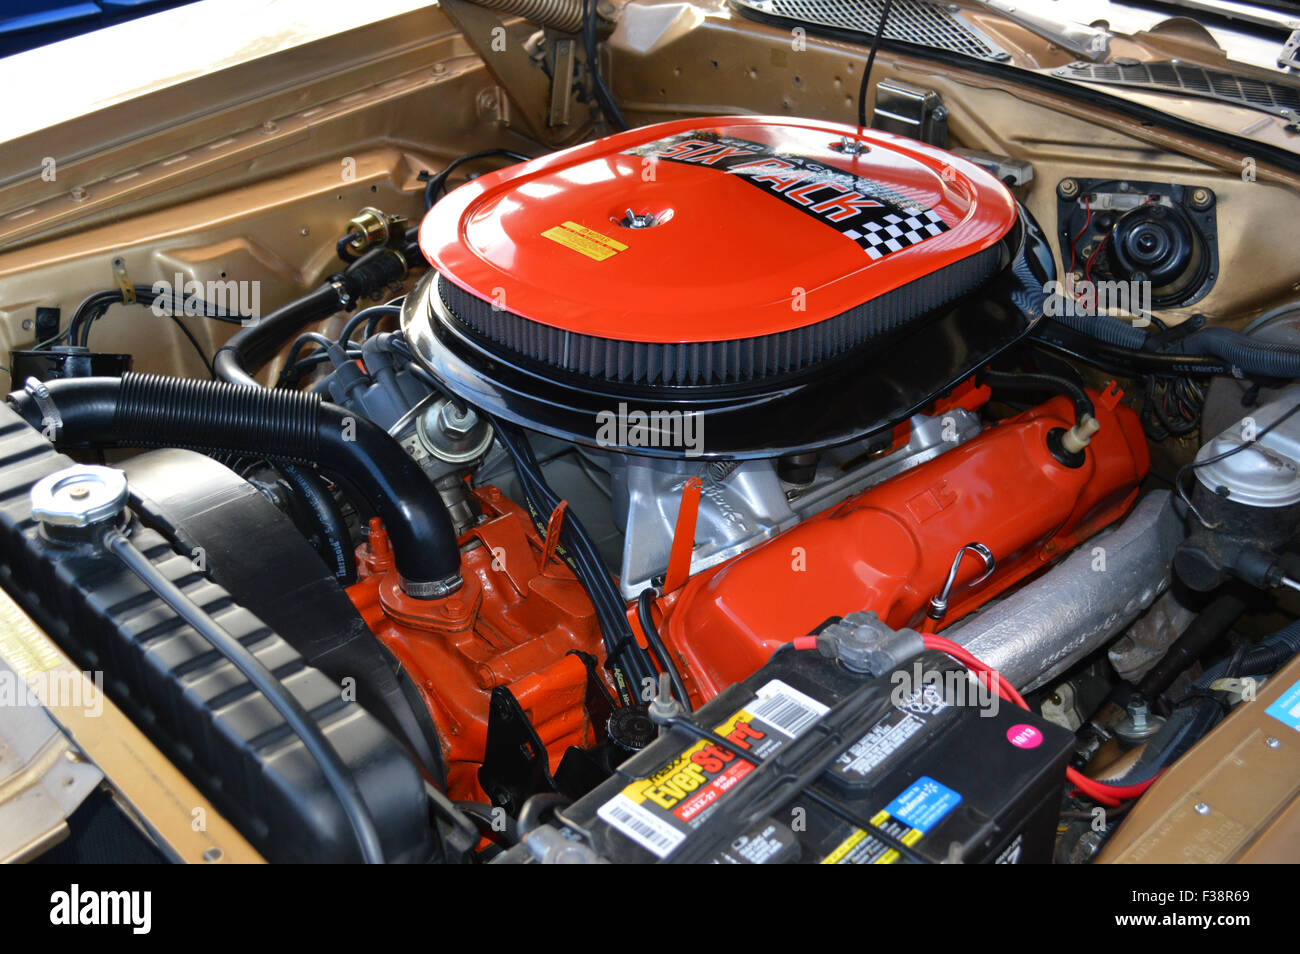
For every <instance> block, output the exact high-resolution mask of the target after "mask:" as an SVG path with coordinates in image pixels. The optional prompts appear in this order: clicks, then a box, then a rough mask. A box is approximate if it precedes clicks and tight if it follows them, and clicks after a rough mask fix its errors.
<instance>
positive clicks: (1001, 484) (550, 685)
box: [349, 393, 1148, 801]
mask: <svg viewBox="0 0 1300 954" xmlns="http://www.w3.org/2000/svg"><path fill="white" fill-rule="evenodd" d="M1094 399H1095V401H1096V404H1097V419H1098V421H1099V422H1100V424H1101V430H1100V431H1099V432H1098V433H1097V434H1096V435H1095V436H1094V438H1093V440H1092V444H1091V445H1090V447H1089V448H1088V451H1087V455H1086V456H1087V459H1086V461H1085V463H1084V465H1083V466H1082V467H1080V468H1078V469H1071V468H1069V467H1065V466H1063V465H1061V464H1060V463H1058V462H1057V461H1056V460H1055V459H1053V457H1052V456H1051V454H1050V452H1049V451H1048V449H1047V443H1046V441H1047V433H1048V431H1049V430H1051V429H1052V428H1055V427H1069V426H1070V424H1072V423H1073V416H1074V415H1073V408H1072V407H1071V405H1070V403H1069V401H1067V400H1066V399H1065V398H1056V399H1054V400H1052V401H1049V402H1048V403H1046V404H1044V405H1042V406H1041V407H1038V408H1035V409H1033V410H1031V411H1027V412H1025V413H1023V414H1021V415H1019V416H1017V417H1014V418H1011V419H1009V420H1007V421H1003V422H1002V423H1000V424H998V425H996V426H994V427H992V428H990V429H989V430H987V431H986V432H985V433H984V434H982V435H980V436H979V437H977V438H974V439H973V440H971V441H968V442H967V443H965V444H963V445H961V446H960V447H957V448H955V449H953V450H951V451H948V452H947V453H946V454H943V455H942V456H940V457H938V458H936V459H934V460H932V461H930V462H928V463H926V464H923V465H921V466H919V467H917V468H915V469H913V470H910V471H908V472H906V473H904V474H902V475H900V476H898V477H895V478H893V479H892V480H889V481H887V482H885V483H883V484H881V485H879V486H878V487H874V488H872V489H870V490H867V491H865V492H864V493H862V494H859V495H858V496H856V497H853V498H851V499H849V500H847V501H845V502H844V503H842V504H840V505H839V506H838V507H835V508H834V509H832V510H830V511H828V512H826V513H824V514H821V515H819V516H817V517H814V518H812V519H810V520H807V521H805V522H804V523H802V524H800V525H799V526H797V527H794V528H792V529H791V530H789V531H787V532H785V533H783V534H781V535H780V536H778V537H775V538H773V539H772V540H770V541H768V542H767V543H766V544H764V545H763V546H761V547H759V548H757V549H755V550H752V551H750V552H748V553H746V554H743V555H742V556H739V557H737V558H736V559H734V560H732V561H731V562H729V563H726V564H723V565H721V566H719V567H715V568H712V569H710V570H708V571H705V572H703V573H701V574H699V575H697V576H696V577H694V578H692V579H691V580H690V581H689V582H687V583H686V585H685V586H684V587H682V588H681V589H680V590H678V591H677V592H676V593H670V594H668V596H667V597H666V598H665V599H664V600H663V601H661V604H660V606H659V607H658V611H659V612H660V614H661V615H662V614H664V613H666V617H667V618H666V622H664V623H661V624H660V630H661V632H662V634H663V635H664V637H665V641H666V643H667V644H668V647H669V649H670V651H671V652H672V653H673V654H674V655H675V656H676V658H677V660H678V664H679V666H680V668H681V669H682V671H683V676H684V678H685V680H686V683H687V686H688V688H689V690H690V692H691V694H692V696H693V697H694V698H695V701H696V702H697V703H703V702H704V701H706V700H708V699H711V698H712V697H713V696H714V695H716V694H717V693H718V692H719V691H720V690H722V689H723V688H725V687H727V686H729V685H731V684H732V683H734V682H737V681H739V680H741V679H744V678H746V677H747V676H749V675H750V674H752V673H753V672H754V671H755V670H757V669H758V668H759V667H760V666H761V665H762V664H763V663H764V662H765V661H766V660H767V658H768V657H769V656H770V655H771V653H772V651H773V650H774V649H775V648H776V647H777V646H779V645H780V644H781V643H784V642H788V641H789V640H790V639H792V638H794V637H795V636H799V635H802V634H804V633H807V632H808V631H809V630H811V629H812V628H813V627H815V626H817V625H818V624H820V623H821V622H823V621H824V620H826V619H827V618H828V617H830V616H833V615H843V614H846V613H849V612H852V611H854V610H862V609H873V610H875V611H876V612H877V613H879V614H880V616H881V617H883V618H884V619H886V620H887V621H888V622H889V623H890V624H892V625H894V626H904V625H909V624H915V623H917V622H919V620H920V618H921V616H922V615H923V613H924V609H925V605H926V603H927V601H928V600H929V598H930V597H931V596H933V595H934V594H935V593H936V592H937V591H938V590H939V588H940V587H941V586H942V584H943V581H944V579H945V577H946V576H947V573H948V568H949V566H950V565H951V563H952V559H953V557H954V556H955V554H956V553H957V550H958V549H959V548H960V547H962V546H963V545H964V544H967V543H970V542H973V541H977V542H980V543H984V544H985V545H987V546H988V547H990V548H991V549H992V551H993V553H994V555H995V556H996V558H997V562H998V569H997V572H996V573H995V574H994V575H993V576H992V577H990V578H989V579H988V580H986V581H985V582H984V583H982V584H980V585H979V586H978V587H976V588H974V589H971V590H966V589H964V587H965V586H966V584H968V583H969V581H970V580H971V579H973V578H975V576H976V575H977V574H978V568H977V566H976V565H975V564H976V562H977V561H967V562H966V563H964V564H963V568H962V569H963V572H962V574H961V575H960V576H959V577H958V581H957V586H956V587H955V589H954V592H953V594H952V599H951V602H950V609H949V613H948V617H947V619H946V620H945V622H952V621H954V620H956V619H958V618H959V617H960V616H962V615H963V614H965V613H968V612H970V611H971V610H973V609H975V608H976V607H978V606H979V605H981V604H982V603H984V602H985V601H987V600H988V599H990V598H992V597H993V596H995V595H997V594H998V593H1000V592H1002V591H1003V590H1005V589H1007V588H1008V587H1010V586H1012V585H1013V584H1015V583H1016V582H1018V581H1020V580H1023V579H1024V578H1025V577H1027V576H1029V575H1030V574H1032V573H1034V572H1035V571H1036V570H1038V569H1040V568H1041V567H1043V566H1044V565H1045V564H1047V563H1048V562H1050V561H1051V560H1053V559H1055V558H1056V557H1058V556H1060V555H1061V554H1063V553H1064V552H1065V551H1067V550H1069V549H1070V548H1072V547H1074V546H1076V545H1078V544H1079V543H1081V542H1083V541H1084V540H1086V539H1087V538H1089V537H1091V536H1092V535H1094V534H1095V533H1097V531H1098V530H1100V529H1101V528H1102V527H1103V526H1105V525H1106V524H1108V523H1110V522H1112V521H1114V520H1116V519H1118V518H1119V517H1120V516H1122V515H1123V514H1124V512H1125V511H1126V510H1127V508H1128V507H1129V506H1130V505H1131V504H1132V503H1133V500H1134V499H1135V497H1136V495H1137V485H1138V483H1139V481H1141V479H1142V478H1143V476H1145V474H1146V470H1147V466H1148V457H1147V445H1146V440H1145V438H1144V436H1143V434H1142V429H1141V425H1140V424H1139V422H1138V419H1137V416H1136V415H1135V414H1134V413H1133V412H1132V411H1131V410H1129V409H1128V408H1126V407H1123V406H1120V405H1118V400H1119V396H1118V394H1117V393H1111V394H1107V395H1095V394H1094ZM476 494H477V496H478V499H479V502H480V504H481V505H482V507H483V509H484V512H485V514H486V515H487V518H488V519H487V520H485V521H484V522H483V523H481V524H480V525H478V526H477V527H475V528H474V529H473V530H471V531H469V533H467V534H466V535H465V537H463V538H462V539H461V546H462V551H463V554H464V557H463V564H462V571H463V575H464V578H465V585H464V587H463V588H462V589H461V591H460V592H458V593H456V594H455V595H454V596H452V597H449V598H447V599H444V600H439V601H436V602H427V601H420V600H412V599H409V598H407V597H406V596H405V595H404V594H403V593H402V591H401V588H400V587H399V585H398V580H397V575H396V573H395V572H393V571H392V569H391V552H390V550H389V549H388V544H387V539H386V536H385V535H384V533H383V532H382V529H380V528H377V527H376V528H372V532H371V542H370V544H369V546H362V547H361V548H359V550H358V556H359V558H360V560H359V563H360V567H361V574H362V579H361V580H360V582H358V583H356V584H355V585H354V586H352V587H351V588H350V590H349V593H350V595H351V597H352V599H353V602H354V603H355V604H356V605H357V607H358V608H359V609H360V610H361V613H362V615H363V616H364V617H365V619H366V622H367V623H368V624H369V625H370V627H371V629H372V630H373V631H374V632H375V633H376V635H377V636H378V637H379V638H380V639H381V640H383V642H384V644H385V645H387V646H388V648H389V649H390V650H392V651H393V653H394V654H395V655H396V656H397V657H398V659H399V660H400V661H401V663H402V665H403V666H404V667H405V668H406V669H407V671H408V672H409V673H410V674H411V676H412V678H413V679H414V680H415V682H416V684H417V685H418V686H419V687H420V690H421V692H422V693H423V695H424V699H425V702H426V703H427V705H428V706H429V710H430V712H431V713H432V715H433V719H434V722H435V723H436V724H437V727H438V733H439V736H440V739H441V741H442V745H443V754H444V757H445V758H446V760H447V763H448V791H449V794H451V796H452V797H453V798H457V799H474V800H477V801H486V795H485V793H484V792H483V790H482V788H481V787H480V786H479V783H478V778H477V771H478V768H479V765H480V763H481V760H482V758H483V752H484V748H485V744H486V739H487V724H488V713H489V705H490V696H491V691H492V689H493V688H494V687H496V686H506V687H508V688H509V689H510V691H511V692H512V693H513V694H514V696H515V697H516V698H517V699H518V701H519V703H520V706H521V707H522V708H523V710H524V711H525V712H526V713H527V714H528V716H529V719H530V720H531V721H532V723H533V725H534V727H535V728H536V729H537V732H538V735H539V737H540V738H541V740H542V742H543V743H544V744H545V746H546V749H547V754H548V757H549V763H550V767H551V770H552V772H554V771H555V769H556V768H557V767H558V765H559V761H560V759H561V758H562V757H563V755H564V753H565V751H566V750H567V749H568V748H569V747H570V746H573V745H577V746H589V745H591V744H592V742H593V739H594V737H593V734H592V729H591V725H590V720H589V719H588V717H587V713H586V711H585V708H584V699H585V695H586V678H587V677H586V669H585V667H584V666H583V664H582V662H581V660H580V659H579V658H578V657H577V656H575V655H572V654H571V651H572V650H579V651H581V652H584V653H588V654H590V655H592V656H595V657H596V658H597V659H598V660H600V662H601V663H602V664H603V662H604V658H605V657H604V649H603V647H602V645H601V640H600V634H599V632H598V630H597V626H596V621H595V614H594V612H593V610H592V607H591V603H590V602H589V601H588V599H587V597H586V594H585V592H584V591H583V589H582V586H581V584H579V582H578V581H577V579H576V578H575V577H574V576H573V574H572V573H571V572H570V570H569V569H568V567H567V566H565V565H563V564H562V563H559V562H558V561H556V560H554V559H551V560H550V561H549V562H547V563H546V565H545V566H543V565H542V561H543V559H544V557H545V556H546V555H547V554H546V551H545V548H544V546H543V541H542V540H541V538H540V536H539V535H538V534H537V532H536V530H535V529H534V527H533V525H532V522H531V521H530V520H529V518H528V516H527V515H526V514H525V513H524V512H523V511H522V510H521V509H520V508H519V507H517V506H516V505H514V504H513V503H511V502H510V501H509V500H508V499H506V498H505V497H504V496H503V495H502V494H501V493H500V492H499V491H498V490H496V488H492V487H488V488H482V489H480V490H478V491H476ZM631 615H632V618H633V628H634V629H637V630H638V632H639V628H638V627H637V625H636V622H635V614H634V613H633V614H631Z"/></svg>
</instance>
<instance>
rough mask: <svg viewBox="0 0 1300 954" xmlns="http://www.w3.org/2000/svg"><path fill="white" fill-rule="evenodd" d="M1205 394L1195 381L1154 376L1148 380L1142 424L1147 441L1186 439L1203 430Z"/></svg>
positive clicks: (1184, 378)
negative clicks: (1172, 438)
mask: <svg viewBox="0 0 1300 954" xmlns="http://www.w3.org/2000/svg"><path fill="white" fill-rule="evenodd" d="M1204 406H1205V392H1204V390H1203V389H1202V388H1201V386H1200V385H1199V384H1197V383H1196V382H1195V381H1193V380H1192V379H1191V378H1186V377H1179V378H1171V377H1165V376H1162V375H1152V376H1150V377H1148V378H1147V379H1146V386H1145V402H1144V403H1143V406H1142V424H1143V426H1144V428H1145V430H1146V433H1147V437H1149V438H1150V439H1151V440H1153V441H1157V442H1159V441H1163V440H1165V439H1166V438H1169V437H1183V436H1185V435H1187V434H1191V433H1192V432H1193V431H1195V430H1196V429H1197V428H1198V427H1200V426H1201V410H1202V408H1203V407H1204Z"/></svg>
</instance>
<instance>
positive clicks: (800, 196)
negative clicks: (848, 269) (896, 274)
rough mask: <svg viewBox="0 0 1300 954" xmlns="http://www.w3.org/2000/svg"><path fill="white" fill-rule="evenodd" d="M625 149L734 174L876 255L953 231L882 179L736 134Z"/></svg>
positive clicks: (696, 135)
mask: <svg viewBox="0 0 1300 954" xmlns="http://www.w3.org/2000/svg"><path fill="white" fill-rule="evenodd" d="M626 154H627V155H635V156H642V157H653V158H655V159H666V160H668V161H670V162H678V163H684V164H686V165H694V166H701V167H703V168H706V169H715V170H717V171H719V172H722V173H726V174H727V175H730V176H733V177H735V178H737V179H739V180H741V181H743V182H746V183H748V184H750V185H752V186H755V187H756V188H759V189H762V190H763V191H764V192H766V193H767V194H768V195H770V196H772V197H774V198H776V199H780V200H781V201H782V202H784V203H785V204H786V205H789V206H791V207H793V208H795V209H798V210H799V211H800V212H803V213H804V214H806V215H810V216H812V217H813V218H814V219H816V220H817V221H818V222H820V223H821V224H822V225H825V226H827V227H829V228H832V229H835V230H836V231H837V232H839V233H841V234H842V235H843V236H844V237H845V238H847V239H850V240H852V241H853V242H856V243H857V244H858V245H859V246H860V247H861V248H862V250H863V251H864V252H866V253H867V256H868V257H869V258H871V259H873V260H875V259H880V258H884V257H885V256H886V255H889V254H890V253H892V252H899V251H902V250H903V249H905V248H907V247H908V246H911V245H916V244H918V243H920V242H924V241H925V240H926V239H929V238H933V237H934V236H936V235H941V234H943V233H944V232H946V231H948V225H947V223H945V222H944V221H943V219H942V218H940V217H939V213H937V212H935V211H934V209H932V208H930V207H928V206H926V205H924V204H922V203H920V202H917V201H916V200H915V199H911V198H908V197H906V196H904V195H901V194H900V193H898V192H896V191H895V190H893V189H890V188H889V187H887V186H886V185H884V184H883V183H880V182H876V181H874V180H871V179H867V178H864V177H862V176H859V175H855V174H854V173H852V172H849V171H848V170H847V169H839V168H836V167H835V166H832V165H828V164H826V163H824V162H818V161H816V160H813V159H810V158H808V157H807V156H796V155H788V154H785V153H777V152H774V151H772V149H771V148H770V147H768V146H765V145H763V144H762V143H758V142H751V141H750V140H748V139H741V138H738V137H736V136H721V135H718V134H717V133H715V132H710V131H708V130H696V131H694V132H686V133H680V134H678V135H676V136H670V137H668V138H666V139H660V140H658V141H656V142H651V143H646V144H645V145H642V146H636V147H635V148H632V149H628V150H626Z"/></svg>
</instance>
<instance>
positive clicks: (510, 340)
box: [438, 243, 1004, 387]
mask: <svg viewBox="0 0 1300 954" xmlns="http://www.w3.org/2000/svg"><path fill="white" fill-rule="evenodd" d="M1003 254H1004V249H1003V247H1002V245H1001V244H1000V243H999V244H997V245H993V246H990V247H989V248H987V249H984V250H983V251H981V252H977V253H976V254H974V255H970V256H968V257H966V258H964V259H961V260H960V261H957V262H954V263H953V264H951V265H949V266H947V267H946V268H943V269H940V270H939V271H936V272H932V273H930V274H928V275H925V276H922V277H921V278H919V279H917V280H915V281H912V282H910V283H908V284H906V285H903V286H901V287H899V288H896V289H894V290H893V291H890V292H886V293H885V294H883V295H880V296H878V297H876V298H873V299H871V300H870V301H866V302H863V303H862V304H860V305H858V306H856V307H855V308H851V309H849V310H848V311H846V312H843V313H841V314H839V315H835V316H834V317H832V318H827V319H824V320H823V321H819V322H817V323H815V324H811V325H807V326H805V327H802V328H794V329H791V330H789V331H781V332H777V333H774V334H766V335H759V336H757V337H754V338H738V339H734V340H729V341H698V342H667V341H665V342H646V341H620V340H617V339H614V338H598V337H595V336H592V335H586V334H579V333H577V332H572V331H565V330H564V329H562V328H554V327H551V326H550V325H545V324H542V323H541V322H538V321H533V320H531V319H528V318H524V317H522V316H520V315H516V314H513V313H512V312H509V311H506V310H504V309H502V308H498V307H495V306H494V305H493V304H492V303H491V302H487V301H484V300H483V299H482V298H479V297H478V296H477V295H473V294H471V293H469V292H467V291H465V290H464V289H463V288H461V287H460V286H459V285H457V284H455V283H454V282H452V281H449V280H448V279H447V278H446V277H445V276H442V275H439V276H438V296H439V298H440V299H441V300H442V304H443V306H444V307H445V308H446V310H447V313H448V314H449V315H450V316H451V317H452V318H453V319H454V320H455V321H456V322H458V323H459V325H460V326H461V327H462V328H463V329H465V330H466V331H468V332H469V333H470V334H471V335H472V336H474V337H475V338H477V339H478V340H479V341H480V342H481V343H484V344H486V345H487V346H488V347H489V349H490V350H491V349H492V348H501V349H505V350H506V351H509V352H511V353H513V354H514V355H518V356H522V357H524V358H527V359H529V360H532V361H536V362H539V363H541V364H543V365H546V366H548V367H551V368H558V369H560V370H563V371H568V372H572V373H574V374H579V375H583V376H585V377H589V378H594V379H597V380H600V381H607V382H611V383H617V384H636V385H657V386H661V387H700V386H707V385H718V384H743V383H745V382H750V381H764V380H769V379H773V378H779V377H781V376H785V375H791V374H796V373H798V372H800V371H805V370H808V369H810V368H813V367H816V366H817V365H820V364H823V363H825V362H826V361H829V360H831V359H834V358H838V357H840V356H842V355H845V354H847V353H849V352H850V351H852V350H853V349H855V348H858V347H861V346H863V345H866V344H868V343H870V342H872V341H873V340H877V339H880V338H883V337H885V336H887V335H889V334H891V333H892V332H895V331H898V330H899V329H901V328H903V327H904V326H905V325H907V324H908V323H909V322H912V321H915V320H916V319H918V318H921V317H923V316H925V315H927V314H930V313H932V312H934V311H935V310H937V309H939V308H942V307H943V306H944V305H947V304H949V303H951V302H953V301H955V300H956V299H958V298H960V297H961V296H962V295H965V294H966V293H967V292H970V291H973V290H975V289H976V288H978V287H979V286H980V285H982V284H983V283H984V282H985V281H987V280H988V279H989V278H990V277H991V276H992V275H993V273H994V272H995V271H996V270H997V269H998V267H999V266H1000V264H1001V262H1002V255H1003Z"/></svg>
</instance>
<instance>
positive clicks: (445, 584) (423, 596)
mask: <svg viewBox="0 0 1300 954" xmlns="http://www.w3.org/2000/svg"><path fill="white" fill-rule="evenodd" d="M398 579H399V580H400V581H401V584H402V592H403V593H405V594H406V595H407V596H409V597H411V598H412V599H416V600H440V599H442V598H443V597H445V596H451V594H452V593H455V592H456V591H457V590H458V589H460V588H461V585H462V584H463V583H464V582H465V581H464V580H462V579H461V578H460V574H459V573H458V574H456V575H455V576H449V577H447V578H446V579H445V580H408V579H406V577H404V576H399V577H398Z"/></svg>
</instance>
